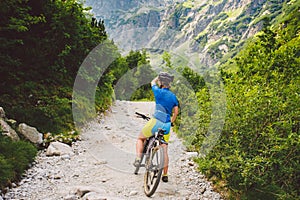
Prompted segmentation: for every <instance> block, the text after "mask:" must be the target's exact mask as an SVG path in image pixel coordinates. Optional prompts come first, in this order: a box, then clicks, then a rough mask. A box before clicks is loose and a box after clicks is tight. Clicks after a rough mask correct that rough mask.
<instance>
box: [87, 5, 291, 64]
mask: <svg viewBox="0 0 300 200" xmlns="http://www.w3.org/2000/svg"><path fill="white" fill-rule="evenodd" d="M109 2H112V3H111V6H110V4H108V3H109ZM118 2H119V3H116V2H115V1H100V2H97V1H95V0H88V1H87V2H86V4H87V5H90V6H92V7H93V10H92V12H93V13H95V14H96V16H97V17H98V18H104V21H105V25H106V27H107V29H108V33H109V35H110V36H111V37H112V38H113V39H114V40H115V41H117V42H119V43H120V45H123V46H125V48H128V46H130V48H134V47H136V48H139V47H140V48H142V47H143V46H148V47H149V46H150V47H153V46H154V47H156V48H161V49H172V50H173V49H174V48H179V49H177V52H179V53H182V52H184V51H186V50H187V49H188V50H189V51H191V52H197V53H200V55H202V64H204V65H213V64H215V63H217V62H218V61H220V60H221V62H223V61H226V60H227V58H228V57H231V56H232V55H233V54H235V52H236V50H237V48H239V47H240V46H241V45H242V44H243V42H244V41H245V39H247V38H249V37H251V36H253V35H254V34H255V33H257V32H258V31H259V30H261V29H262V27H263V24H264V20H265V19H270V20H272V19H273V18H274V17H275V16H277V15H278V14H279V13H281V8H282V5H283V2H285V1H284V0H279V1H269V0H254V1H250V0H207V1H199V0H185V1H162V3H161V1H157V0H150V1H142V2H138V1H118ZM290 2H293V1H290ZM130 30H132V31H133V32H134V33H131V32H130ZM137 30H138V31H137ZM128 32H130V34H129V33H128ZM145 35H147V37H146V36H145ZM126 40H128V41H130V42H127V43H126ZM149 42H150V43H149ZM121 43H122V44H121ZM124 43H126V44H124ZM132 43H137V44H135V45H133V44H132ZM181 48H183V50H180V49H181ZM207 54H209V56H207Z"/></svg>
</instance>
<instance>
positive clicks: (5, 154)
mask: <svg viewBox="0 0 300 200" xmlns="http://www.w3.org/2000/svg"><path fill="white" fill-rule="evenodd" d="M36 153H37V149H36V148H35V147H34V146H33V145H32V144H30V143H27V142H24V141H18V142H14V141H11V139H10V138H7V137H5V136H1V135H0V164H1V165H0V166H1V167H0V188H4V187H5V186H6V185H7V184H8V183H11V182H13V181H16V180H18V179H19V178H20V177H21V175H22V173H23V172H24V170H26V169H27V168H28V167H29V164H28V163H31V162H32V161H33V160H34V158H35V156H36Z"/></svg>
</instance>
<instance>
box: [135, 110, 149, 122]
mask: <svg viewBox="0 0 300 200" xmlns="http://www.w3.org/2000/svg"><path fill="white" fill-rule="evenodd" d="M135 114H136V115H138V117H140V118H143V119H145V120H147V121H149V120H150V119H151V118H150V117H148V116H146V115H144V114H142V113H139V112H135Z"/></svg>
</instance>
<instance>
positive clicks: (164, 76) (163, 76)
mask: <svg viewBox="0 0 300 200" xmlns="http://www.w3.org/2000/svg"><path fill="white" fill-rule="evenodd" d="M158 79H159V80H160V81H161V83H162V84H163V85H165V86H169V85H170V83H171V82H173V80H174V76H173V75H171V74H169V73H168V72H160V73H159V75H158Z"/></svg>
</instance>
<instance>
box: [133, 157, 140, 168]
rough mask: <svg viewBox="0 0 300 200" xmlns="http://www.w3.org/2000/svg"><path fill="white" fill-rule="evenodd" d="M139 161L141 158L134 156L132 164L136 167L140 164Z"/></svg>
mask: <svg viewBox="0 0 300 200" xmlns="http://www.w3.org/2000/svg"><path fill="white" fill-rule="evenodd" d="M140 162H141V159H140V158H136V159H135V161H134V163H133V166H135V167H137V166H139V165H140Z"/></svg>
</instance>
